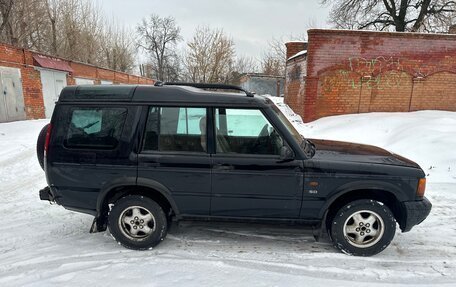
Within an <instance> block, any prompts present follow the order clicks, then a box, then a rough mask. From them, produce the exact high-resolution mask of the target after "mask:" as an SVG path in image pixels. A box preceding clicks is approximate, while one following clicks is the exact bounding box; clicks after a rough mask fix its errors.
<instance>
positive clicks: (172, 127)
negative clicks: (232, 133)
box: [143, 107, 207, 152]
mask: <svg viewBox="0 0 456 287" xmlns="http://www.w3.org/2000/svg"><path fill="white" fill-rule="evenodd" d="M206 142H207V139H206V108H193V107H192V108H190V107H150V108H149V115H148V117H147V125H146V133H145V139H144V148H143V150H144V151H172V152H182V151H183V152H205V151H206V146H207V144H206Z"/></svg>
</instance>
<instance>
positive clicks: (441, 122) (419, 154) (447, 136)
mask: <svg viewBox="0 0 456 287" xmlns="http://www.w3.org/2000/svg"><path fill="white" fill-rule="evenodd" d="M270 98H271V99H272V100H273V101H274V102H275V103H276V105H277V106H278V107H279V108H280V109H281V110H282V112H283V113H284V114H286V115H287V116H288V117H289V118H290V120H291V122H292V123H293V124H294V126H295V127H296V128H297V129H298V131H299V132H300V133H301V134H302V135H304V136H305V137H306V138H319V139H332V140H340V141H349V142H356V143H363V144H370V145H375V146H379V147H382V148H384V149H386V150H389V151H391V152H394V153H396V154H399V155H402V156H404V157H407V158H409V159H411V160H413V161H415V162H417V163H418V164H419V165H420V166H421V168H422V169H423V170H424V171H425V173H426V174H427V178H428V182H447V183H456V112H445V111H419V112H411V113H367V114H356V115H342V116H332V117H326V118H322V119H319V120H316V121H314V122H310V123H306V124H304V123H303V122H302V120H301V117H300V116H299V115H296V114H295V113H294V112H293V111H292V110H291V109H290V108H289V107H288V106H287V105H285V104H284V103H283V98H277V97H270Z"/></svg>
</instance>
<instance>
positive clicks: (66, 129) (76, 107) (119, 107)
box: [62, 105, 129, 152]
mask: <svg viewBox="0 0 456 287" xmlns="http://www.w3.org/2000/svg"><path fill="white" fill-rule="evenodd" d="M94 109H100V110H102V109H107V110H108V109H110V110H113V109H119V110H124V111H125V112H126V113H125V120H124V121H123V123H122V127H121V128H120V134H119V138H118V139H117V143H116V145H115V146H114V147H112V148H96V147H71V146H68V145H67V140H68V139H67V137H68V131H69V125H70V124H71V121H72V118H73V112H74V111H75V110H94ZM68 115H69V116H68V117H66V119H67V120H66V123H65V127H66V128H65V131H66V132H65V135H64V137H63V142H62V147H63V148H64V149H65V150H81V151H94V152H112V151H114V150H116V149H118V148H119V146H120V142H121V139H122V136H123V133H124V128H125V124H126V122H127V120H128V115H129V109H128V108H127V107H123V106H117V105H116V106H114V105H112V106H111V105H109V106H99V105H96V106H93V105H87V106H85V105H80V106H73V107H70V108H69V111H68Z"/></svg>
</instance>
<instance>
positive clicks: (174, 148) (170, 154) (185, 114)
mask: <svg viewBox="0 0 456 287" xmlns="http://www.w3.org/2000/svg"><path fill="white" fill-rule="evenodd" d="M206 114H207V112H206V108H204V107H182V106H179V107H169V106H167V107H164V106H150V107H149V108H148V111H147V122H146V127H145V133H144V139H143V146H142V150H141V152H140V153H139V156H138V184H140V182H141V181H146V182H153V183H156V184H159V185H161V186H164V187H165V188H166V189H167V190H168V191H169V192H171V196H172V198H173V199H174V200H175V202H176V204H177V207H178V208H179V212H180V214H181V215H182V216H190V215H192V216H195V215H196V216H202V215H205V216H207V215H209V209H210V193H211V175H210V173H211V171H210V164H211V159H210V155H209V154H208V153H207V148H206V146H207V144H206V141H207V140H206V134H207V133H206Z"/></svg>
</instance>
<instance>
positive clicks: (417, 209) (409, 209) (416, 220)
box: [401, 197, 432, 232]
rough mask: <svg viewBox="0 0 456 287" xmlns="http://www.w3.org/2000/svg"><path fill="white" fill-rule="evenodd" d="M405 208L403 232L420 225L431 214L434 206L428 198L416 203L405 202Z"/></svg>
mask: <svg viewBox="0 0 456 287" xmlns="http://www.w3.org/2000/svg"><path fill="white" fill-rule="evenodd" d="M402 204H403V207H404V212H405V214H404V217H405V218H404V220H402V224H401V230H402V232H407V231H410V230H411V229H412V227H413V226H415V225H418V224H420V223H421V222H423V220H425V219H426V217H427V216H428V215H429V213H430V212H431V208H432V204H431V202H430V201H429V200H428V199H427V198H426V197H423V199H422V200H416V201H405V202H403V203H402Z"/></svg>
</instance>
